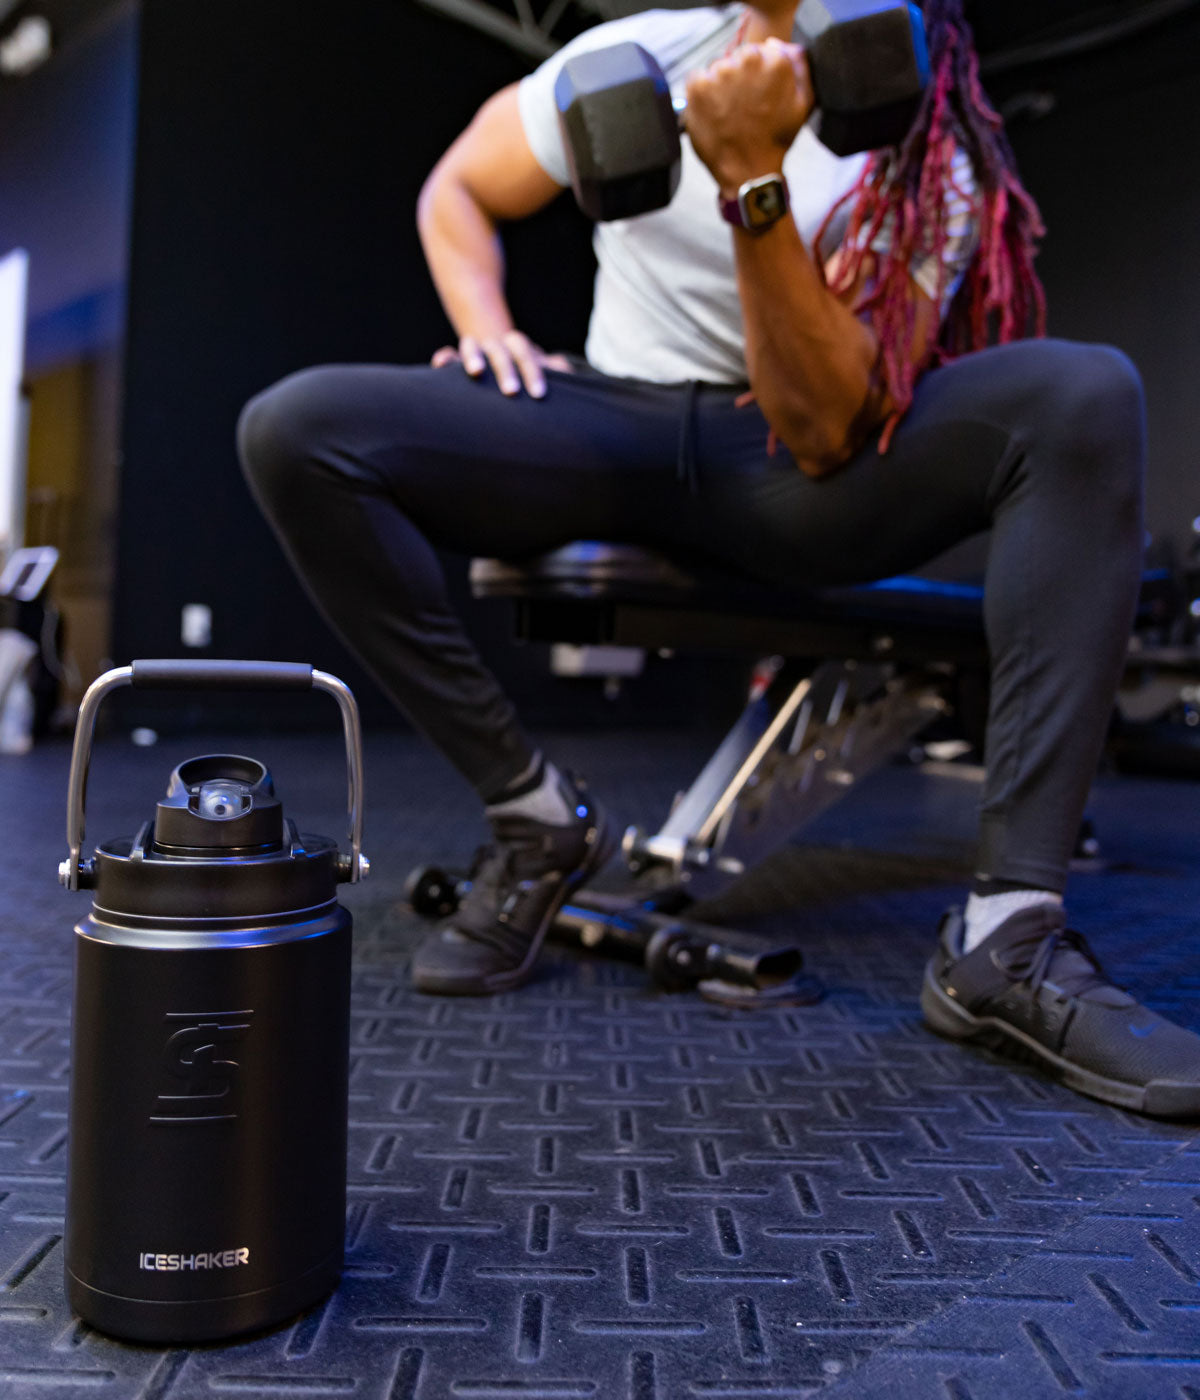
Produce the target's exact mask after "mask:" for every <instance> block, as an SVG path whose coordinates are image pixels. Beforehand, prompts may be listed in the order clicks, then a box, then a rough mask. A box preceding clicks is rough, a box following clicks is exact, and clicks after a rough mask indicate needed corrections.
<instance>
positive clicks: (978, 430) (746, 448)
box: [680, 342, 1048, 584]
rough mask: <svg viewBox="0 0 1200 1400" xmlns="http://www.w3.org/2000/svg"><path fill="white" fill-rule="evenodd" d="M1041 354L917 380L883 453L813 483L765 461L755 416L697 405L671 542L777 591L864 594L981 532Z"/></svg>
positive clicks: (997, 357) (966, 365)
mask: <svg viewBox="0 0 1200 1400" xmlns="http://www.w3.org/2000/svg"><path fill="white" fill-rule="evenodd" d="M1039 344H1041V343H1032V342H1031V343H1029V349H1028V350H1026V349H1023V348H1022V347H1017V346H1011V347H1004V348H1003V351H1001V352H992V351H988V352H983V353H982V354H980V355H974V356H968V357H965V358H964V359H962V360H960V361H956V362H954V363H953V364H951V365H948V366H946V367H945V368H943V369H939V370H937V371H935V372H934V373H932V374H929V375H927V376H926V377H925V379H924V380H922V381H921V384H920V385H919V386H918V390H917V396H916V399H915V401H914V403H913V405H912V408H911V409H910V410H909V413H908V414H907V415H906V417H905V419H904V420H903V422H902V423H901V425H900V428H899V429H898V431H897V432H896V434H895V437H894V439H893V441H892V445H891V447H890V450H889V451H888V452H887V453H886V454H884V455H882V456H881V455H880V453H879V451H878V436H877V435H876V436H875V437H873V438H872V439H871V441H869V442H868V443H867V444H866V446H865V447H864V448H863V449H862V450H861V451H860V452H859V453H858V454H857V455H856V456H855V457H854V458H852V459H851V461H849V462H848V463H847V464H846V465H845V466H844V467H842V468H840V469H838V470H837V471H835V472H833V473H831V474H830V475H828V476H826V477H822V478H820V479H817V480H814V479H812V478H809V477H806V476H805V475H804V474H803V473H802V472H800V470H799V469H798V468H797V466H796V464H795V462H794V461H793V459H792V457H791V455H790V454H789V453H788V452H787V450H786V448H783V447H782V446H780V447H779V449H778V450H777V451H776V452H775V454H774V455H768V453H767V451H766V431H767V430H766V424H765V423H764V422H763V421H762V419H761V415H758V412H757V410H756V409H753V408H749V409H736V408H733V407H732V405H729V404H725V403H722V402H720V401H718V400H713V401H712V402H710V403H704V402H703V401H702V405H701V407H702V418H701V425H700V426H701V441H702V446H703V451H702V455H701V466H700V482H701V485H700V490H699V493H698V495H697V496H696V497H695V498H694V499H693V500H692V501H691V502H690V504H689V509H688V512H687V515H686V518H685V519H684V520H683V521H681V522H680V535H681V537H682V538H683V539H685V540H686V541H687V543H688V544H689V545H691V546H692V547H694V548H696V549H698V550H700V551H702V552H704V553H707V554H709V555H710V556H712V557H714V558H717V559H719V560H723V561H725V562H726V563H729V564H731V565H734V566H735V567H737V568H738V569H740V570H742V571H744V572H747V573H750V574H752V575H755V576H757V577H761V578H764V579H767V580H775V581H779V582H786V583H800V584H821V583H831V584H832V583H851V582H862V581H867V580H871V579H877V578H883V577H887V576H888V575H891V574H895V573H898V572H903V571H905V570H910V569H914V568H917V567H919V566H920V565H922V564H924V563H926V562H928V561H929V560H930V559H932V558H934V557H935V556H936V555H938V554H940V553H941V552H943V551H944V550H946V549H949V548H950V547H951V546H953V545H955V544H957V543H958V542H959V541H961V540H963V539H966V538H968V537H969V536H971V535H974V534H978V533H979V532H980V531H983V530H986V529H987V528H988V527H989V525H990V524H991V520H992V511H993V509H994V506H995V501H994V493H993V485H994V483H995V481H996V479H997V476H998V474H1000V473H1002V471H1003V468H1004V465H1005V463H1006V462H1008V461H1010V460H1011V459H1012V456H1013V454H1014V453H1019V452H1021V451H1022V450H1023V446H1022V444H1023V441H1024V438H1023V433H1024V431H1025V429H1026V427H1027V426H1028V425H1029V424H1030V422H1031V413H1030V411H1029V409H1028V407H1027V406H1026V405H1025V403H1024V402H1023V400H1024V398H1025V397H1026V396H1027V389H1026V386H1027V385H1028V383H1029V382H1030V379H1031V376H1035V375H1036V374H1037V373H1039V372H1042V371H1044V370H1045V368H1046V364H1047V361H1048V357H1047V355H1046V354H1045V352H1044V351H1043V350H1039V349H1037V348H1036V347H1037V345H1039ZM1006 352H1007V353H1006ZM1013 352H1016V353H1013ZM739 415H741V416H742V418H741V421H737V420H738V418H739ZM754 419H757V422H755V424H754V431H753V432H751V433H750V434H749V435H748V434H747V431H746V427H747V424H748V423H750V422H751V421H752V420H754Z"/></svg>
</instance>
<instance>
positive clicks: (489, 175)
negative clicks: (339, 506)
mask: <svg viewBox="0 0 1200 1400" xmlns="http://www.w3.org/2000/svg"><path fill="white" fill-rule="evenodd" d="M560 191H561V186H559V185H558V184H557V183H556V182H555V181H554V180H552V179H551V178H550V176H549V175H547V174H546V172H545V171H544V170H543V169H542V167H541V166H540V165H539V164H538V161H537V158H536V157H535V156H534V154H533V152H532V151H531V150H530V148H529V142H528V141H527V140H526V137H525V130H524V127H523V126H522V124H521V114H520V112H519V110H518V108H517V88H516V84H513V85H511V86H509V87H506V88H503V89H501V91H500V92H498V93H497V94H496V95H495V96H494V97H492V98H490V99H489V100H488V101H487V102H485V103H484V105H483V106H482V107H481V108H480V109H479V111H478V113H477V114H476V116H475V118H474V120H473V121H472V122H471V124H470V126H468V127H467V129H466V131H464V132H463V133H462V135H461V136H459V137H458V139H457V140H456V141H455V142H454V143H453V145H451V147H450V149H449V150H448V151H447V152H446V154H445V155H444V156H443V157H442V158H441V160H440V161H438V163H437V165H435V166H434V168H433V170H432V172H431V173H430V175H429V178H428V179H427V180H426V181H425V184H424V186H423V187H422V190H421V194H420V198H419V199H418V201H417V229H418V232H419V233H420V237H421V246H422V248H423V249H424V251H425V259H426V261H427V262H428V264H429V271H430V273H431V275H432V277H433V281H434V286H435V287H436V288H437V291H438V296H439V297H440V298H441V301H442V305H443V306H444V307H445V310H446V315H447V316H448V317H449V318H450V322H451V324H452V325H453V326H454V329H455V330H456V331H457V332H458V337H459V343H458V350H457V352H456V351H454V350H452V349H446V350H442V351H439V352H438V354H437V355H436V356H435V357H434V363H435V364H446V363H448V362H449V361H451V360H453V359H455V358H460V359H461V360H462V363H463V368H464V369H465V370H466V371H467V373H468V374H471V375H479V374H482V373H483V371H484V368H485V366H486V365H487V364H490V365H491V367H492V371H493V373H494V374H495V376H496V382H497V383H498V384H499V386H500V388H501V390H502V391H503V392H504V393H506V394H517V393H520V391H521V386H522V384H523V385H524V387H525V389H526V390H527V392H528V393H530V394H532V395H533V396H534V397H535V398H540V397H541V396H542V395H543V394H544V393H545V380H544V378H543V376H542V366H543V365H544V364H545V365H550V366H551V367H552V368H567V365H566V362H565V361H563V360H561V357H557V356H547V355H545V354H544V353H543V351H542V350H540V349H539V347H538V346H536V345H534V344H533V343H532V342H531V341H530V340H529V339H528V338H527V337H526V336H524V335H522V334H521V332H520V331H518V330H517V329H516V328H515V326H514V324H513V318H512V313H511V312H510V310H509V307H508V302H507V300H506V299H505V295H504V250H503V247H502V244H501V241H500V235H499V231H498V225H499V224H500V223H501V222H502V221H504V220H508V219H521V218H525V217H527V216H528V215H530V214H534V213H536V212H537V211H538V210H539V209H541V208H543V207H544V206H545V205H547V204H549V203H550V201H551V200H552V199H554V198H555V196H556V195H558V194H559V193H560Z"/></svg>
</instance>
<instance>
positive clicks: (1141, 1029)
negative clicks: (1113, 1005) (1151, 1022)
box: [1129, 1026, 1158, 1040]
mask: <svg viewBox="0 0 1200 1400" xmlns="http://www.w3.org/2000/svg"><path fill="white" fill-rule="evenodd" d="M1157 1029H1158V1027H1157V1026H1130V1027H1129V1033H1130V1035H1136V1036H1137V1037H1138V1038H1139V1039H1140V1040H1145V1038H1146V1037H1147V1036H1148V1035H1153V1034H1154V1032H1155V1031H1156V1030H1157Z"/></svg>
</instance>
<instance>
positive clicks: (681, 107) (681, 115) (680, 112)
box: [663, 34, 816, 131]
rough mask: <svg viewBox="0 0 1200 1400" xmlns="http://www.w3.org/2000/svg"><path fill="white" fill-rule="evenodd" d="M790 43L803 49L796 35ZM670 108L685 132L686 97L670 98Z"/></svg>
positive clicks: (811, 78)
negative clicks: (672, 108)
mask: <svg viewBox="0 0 1200 1400" xmlns="http://www.w3.org/2000/svg"><path fill="white" fill-rule="evenodd" d="M792 43H793V44H798V45H799V46H800V47H801V48H803V47H804V45H803V44H802V43H801V41H800V37H799V35H798V34H793V35H792ZM808 80H809V84H810V85H811V84H812V82H813V75H812V69H811V67H810V68H809V72H808ZM663 81H664V82H665V81H666V78H665V77H664V79H663ZM813 97H814V99H815V98H816V89H815V88H814V89H813ZM671 106H672V107H674V109H675V116H676V118H677V119H678V121H679V129H680V131H686V130H687V98H686V97H672V98H671Z"/></svg>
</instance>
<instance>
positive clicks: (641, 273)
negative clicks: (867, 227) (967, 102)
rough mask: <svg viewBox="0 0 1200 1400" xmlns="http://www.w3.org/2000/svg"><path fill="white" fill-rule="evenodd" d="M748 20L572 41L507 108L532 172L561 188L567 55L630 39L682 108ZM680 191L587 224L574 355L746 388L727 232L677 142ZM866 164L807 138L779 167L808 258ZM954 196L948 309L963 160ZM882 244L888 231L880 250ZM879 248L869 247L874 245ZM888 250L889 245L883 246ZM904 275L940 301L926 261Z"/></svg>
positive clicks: (969, 230)
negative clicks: (694, 82)
mask: <svg viewBox="0 0 1200 1400" xmlns="http://www.w3.org/2000/svg"><path fill="white" fill-rule="evenodd" d="M744 14H745V7H744V6H743V5H741V4H727V5H714V6H710V7H707V8H704V9H695V10H646V11H643V12H642V13H640V14H634V15H630V16H628V17H626V18H624V19H618V20H613V21H611V22H609V23H607V24H600V25H597V26H596V27H595V28H593V29H589V30H587V31H585V32H584V33H583V34H581V35H579V37H578V38H576V39H573V40H572V41H571V42H570V43H569V44H567V45H565V46H564V47H563V48H562V49H560V50H559V51H558V52H557V53H555V54H553V55H552V56H551V57H550V58H548V59H547V60H546V61H545V62H544V63H543V64H542V65H541V66H540V67H539V68H538V69H537V70H536V71H535V72H533V73H531V74H529V76H528V77H526V78H524V79H522V81H521V84H520V87H519V89H518V102H519V107H520V112H521V121H522V124H523V126H524V129H525V136H526V139H527V140H528V142H529V145H530V148H531V149H532V151H533V154H534V156H535V157H536V158H537V160H538V163H539V164H540V165H541V166H542V167H543V168H544V169H545V171H546V172H547V174H549V175H550V177H551V178H552V179H554V180H556V181H557V182H558V183H559V184H560V185H564V186H565V185H569V184H570V174H569V169H568V165H567V157H566V152H565V151H564V149H563V143H562V136H561V133H560V130H559V124H558V111H557V107H556V105H555V101H554V83H555V79H556V78H557V77H558V73H559V69H560V68H561V67H562V64H563V63H564V62H565V61H566V60H567V59H568V58H570V57H572V56H573V55H574V54H577V53H582V52H584V51H587V50H590V49H596V48H601V47H604V46H606V45H609V44H617V43H622V42H625V41H627V40H632V41H633V42H635V43H638V44H641V45H642V47H643V48H644V49H646V50H647V51H648V52H649V53H651V54H652V55H653V56H654V57H655V58H656V59H657V60H658V62H659V63H660V64H661V65H662V68H663V71H664V72H665V73H666V75H667V81H668V83H669V84H670V87H671V94H672V96H673V97H683V96H684V91H685V88H686V84H687V79H688V77H689V76H690V75H691V74H692V73H693V72H695V71H697V70H698V69H702V68H706V67H708V65H709V64H711V63H713V62H715V61H716V60H717V59H719V58H721V57H722V56H723V55H724V54H725V53H726V52H727V51H728V50H729V48H730V46H731V45H732V44H733V42H734V40H735V38H736V35H737V32H738V28H739V26H740V24H741V22H742V18H743V16H744ZM682 146H683V158H682V168H681V174H680V181H679V189H678V191H677V192H676V194H675V197H674V199H673V200H672V201H671V203H670V204H669V205H667V207H666V208H664V209H658V210H655V211H654V212H653V213H650V214H642V215H639V216H638V217H637V218H633V219H619V220H614V221H613V222H611V223H599V224H597V225H596V228H595V234H594V236H593V244H594V247H595V251H596V261H597V264H598V268H597V272H596V285H595V296H594V301H593V305H592V317H591V322H590V325H589V328H588V338H587V344H586V346H585V351H586V354H587V358H588V361H589V362H590V363H591V364H592V365H594V366H595V367H596V368H597V369H599V370H601V371H603V372H604V373H605V374H611V375H616V376H618V377H623V378H632V379H648V380H652V381H654V382H657V383H663V384H669V383H679V382H681V381H683V380H687V379H697V380H703V381H706V382H708V383H715V384H740V383H745V382H746V380H747V372H746V358H745V348H744V347H745V336H744V332H743V324H742V310H741V303H740V301H739V299H738V292H737V273H736V267H735V263H734V251H733V230H732V229H731V227H730V226H729V224H728V223H726V222H725V220H724V219H722V218H721V215H720V212H719V210H718V207H717V186H716V182H715V180H714V179H713V177H712V175H711V174H710V173H709V171H708V169H707V167H706V166H705V165H704V164H703V163H702V162H701V161H700V159H699V157H698V156H697V155H696V154H695V152H694V151H693V150H692V146H691V142H690V141H688V139H687V137H686V136H685V137H684V138H683V142H682ZM866 159H867V157H866V156H865V155H861V154H860V155H852V156H845V157H839V156H835V155H834V154H833V153H832V152H831V151H829V150H828V149H827V148H826V147H825V146H822V145H821V143H820V142H819V141H818V140H817V139H816V137H815V136H814V135H813V134H812V132H811V131H810V130H809V129H808V128H807V127H805V128H804V129H803V130H802V131H801V132H800V135H799V136H798V137H797V138H796V141H795V142H794V143H793V145H792V148H791V150H790V151H789V152H788V153H787V157H786V159H785V160H784V165H783V173H784V175H785V176H786V177H787V181H788V187H789V190H790V192H791V203H792V215H793V217H794V218H795V221H796V226H797V228H798V229H799V231H800V236H801V238H802V239H803V240H804V243H805V245H806V246H807V247H808V248H810V249H811V248H812V243H813V239H814V238H815V237H816V234H817V232H818V230H819V229H820V227H821V224H822V222H823V221H824V218H825V215H826V214H827V213H828V212H829V210H830V208H831V207H832V206H833V204H835V203H836V202H837V200H838V199H840V198H841V197H842V196H843V195H844V194H846V193H847V191H848V190H850V188H851V187H852V186H853V184H854V182H855V181H856V180H857V179H858V177H859V175H860V174H861V173H862V169H863V166H864V164H865V163H866ZM953 173H954V184H955V188H951V189H949V190H947V192H946V198H947V201H948V203H949V207H950V215H951V223H950V235H951V236H950V238H949V240H948V241H947V245H946V247H945V249H944V251H943V254H942V258H943V262H944V263H945V265H946V274H947V276H946V282H945V286H944V289H943V297H942V310H943V312H944V311H945V308H946V306H948V305H949V301H950V298H951V297H952V296H953V295H954V292H955V291H956V290H957V287H958V284H959V282H960V281H961V279H962V275H963V273H964V272H965V270H966V267H967V264H968V263H969V262H970V259H971V255H972V254H973V252H974V248H975V238H976V230H975V222H974V218H973V215H972V207H971V200H970V196H971V195H972V194H973V191H974V177H973V175H972V172H971V167H970V162H969V161H968V160H967V157H966V155H965V154H964V153H963V152H962V151H961V150H960V151H958V152H957V154H956V156H955V161H954V172H953ZM848 220H849V205H848V204H847V205H846V206H844V207H843V208H842V209H841V210H839V211H838V218H837V220H836V221H835V223H834V225H832V226H831V228H830V230H829V232H828V233H827V235H826V238H825V246H824V247H823V248H822V256H823V257H829V256H830V255H831V254H832V252H833V251H834V249H835V248H836V247H837V245H838V243H840V242H841V239H842V237H843V235H844V233H845V229H846V226H847V223H848ZM884 237H886V231H885V234H884V235H881V238H884ZM880 243H881V240H880V239H876V241H875V246H876V247H877V248H879V247H880ZM884 246H886V244H884ZM911 271H912V276H913V278H914V279H915V280H916V282H917V283H918V285H920V286H921V287H922V288H923V289H924V290H925V291H926V293H927V294H928V295H929V296H931V297H932V296H936V295H937V284H938V266H937V259H936V258H935V257H934V256H932V255H930V256H928V257H926V258H923V259H921V260H920V261H919V262H918V263H916V264H914V266H913V267H912V269H911Z"/></svg>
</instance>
